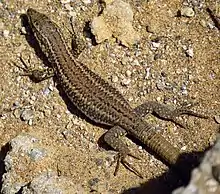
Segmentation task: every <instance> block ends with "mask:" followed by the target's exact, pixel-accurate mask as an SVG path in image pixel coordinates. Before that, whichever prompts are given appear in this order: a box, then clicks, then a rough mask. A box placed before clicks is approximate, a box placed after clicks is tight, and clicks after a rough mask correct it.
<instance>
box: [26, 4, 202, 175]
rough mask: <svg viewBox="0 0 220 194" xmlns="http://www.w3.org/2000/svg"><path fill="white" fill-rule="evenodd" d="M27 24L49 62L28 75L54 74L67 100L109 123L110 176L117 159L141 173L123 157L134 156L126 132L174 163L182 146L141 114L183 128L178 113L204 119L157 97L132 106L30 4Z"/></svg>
mask: <svg viewBox="0 0 220 194" xmlns="http://www.w3.org/2000/svg"><path fill="white" fill-rule="evenodd" d="M27 18H28V23H29V25H30V29H31V31H32V33H33V35H34V37H35V39H36V40H37V42H38V44H39V46H40V48H41V50H42V52H43V54H44V55H45V56H46V57H47V59H48V61H49V63H50V65H51V67H49V68H48V69H47V70H46V73H45V71H44V70H33V71H30V70H29V69H25V71H26V75H28V76H31V77H32V78H34V79H35V80H37V81H41V80H43V79H46V78H48V77H52V76H55V80H56V82H57V83H58V84H59V85H60V86H61V87H62V90H63V91H64V92H65V94H66V95H67V97H68V98H69V100H70V101H71V103H72V104H73V105H74V106H75V107H76V108H77V109H79V110H80V111H81V112H82V113H83V114H84V115H85V116H86V117H88V118H89V119H90V120H92V121H94V122H95V123H98V124H104V125H106V126H109V127H110V128H109V130H108V131H107V132H106V133H105V134H104V141H105V142H106V143H107V144H108V145H109V146H111V147H112V148H113V149H114V150H116V151H117V159H116V161H117V164H116V168H115V171H114V175H116V174H117V172H118V169H119V165H120V163H122V164H124V165H125V166H126V167H127V168H129V169H130V170H131V171H133V172H134V173H135V174H136V175H138V176H140V177H142V175H141V173H140V172H138V170H136V169H135V168H134V167H133V166H131V165H130V164H129V162H127V160H126V158H127V156H132V157H135V158H137V159H139V158H138V157H137V156H136V155H134V154H132V153H131V151H130V149H129V147H128V146H127V145H126V144H125V142H123V141H122V138H121V137H122V136H126V135H130V136H133V137H134V138H136V139H138V140H139V141H140V142H142V143H143V144H144V145H146V146H147V147H148V148H149V149H150V150H152V151H153V152H154V153H155V154H156V155H158V156H159V157H160V158H161V160H162V161H164V163H166V164H168V165H169V166H173V165H175V163H176V162H177V160H178V158H179V156H180V155H181V151H180V149H179V148H178V147H175V146H173V145H172V144H171V143H170V142H168V141H167V140H166V139H165V138H164V137H163V136H162V135H161V134H160V133H158V132H157V130H156V129H155V128H156V127H155V126H154V125H152V124H150V123H148V122H146V121H145V120H144V119H143V116H144V115H146V114H147V113H148V112H149V111H150V112H154V113H156V114H157V115H158V116H159V117H161V118H165V119H168V120H171V121H173V122H175V123H177V124H179V125H180V126H183V127H185V125H184V124H183V123H181V122H180V121H179V120H178V119H177V118H178V117H179V116H180V115H182V114H189V115H192V116H196V117H201V118H206V116H204V115H202V114H198V113H196V112H194V111H192V110H190V109H187V108H184V107H182V108H179V109H170V108H168V107H167V106H165V105H163V104H160V103H158V102H156V101H155V102H154V101H150V102H146V103H144V104H141V105H139V106H138V107H136V108H135V109H133V108H132V107H131V106H130V105H129V103H128V101H127V100H126V99H125V98H124V97H123V95H122V94H121V93H120V92H119V90H117V89H116V88H114V87H113V86H112V85H111V84H110V83H108V82H107V81H106V80H104V79H103V78H101V76H99V75H98V74H96V73H95V72H93V71H92V70H90V69H89V68H88V67H87V66H86V65H85V64H83V63H81V62H80V61H79V60H78V59H77V58H75V57H74V56H73V54H72V52H71V49H70V47H69V46H68V44H67V42H66V40H65V38H64V35H63V33H62V32H61V30H60V28H59V27H58V25H57V24H56V23H55V22H53V21H51V20H50V19H49V17H48V16H46V15H45V14H43V13H41V12H38V11H36V10H35V9H33V8H29V9H28V10H27Z"/></svg>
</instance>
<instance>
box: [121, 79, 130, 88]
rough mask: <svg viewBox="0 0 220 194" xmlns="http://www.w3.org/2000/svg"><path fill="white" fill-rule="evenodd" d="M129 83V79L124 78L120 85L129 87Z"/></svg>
mask: <svg viewBox="0 0 220 194" xmlns="http://www.w3.org/2000/svg"><path fill="white" fill-rule="evenodd" d="M130 83H131V80H130V79H126V78H124V79H123V80H122V81H121V84H122V85H123V86H127V85H129V84H130Z"/></svg>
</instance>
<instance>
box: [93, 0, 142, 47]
mask: <svg viewBox="0 0 220 194" xmlns="http://www.w3.org/2000/svg"><path fill="white" fill-rule="evenodd" d="M105 3H106V8H105V9H104V11H103V13H102V14H101V15H100V16H98V17H95V18H94V19H93V21H92V23H91V29H92V32H93V34H94V35H95V38H96V41H97V42H98V43H100V42H103V41H104V40H106V39H109V38H111V37H112V36H113V37H115V38H117V40H118V41H119V42H121V44H123V45H124V46H127V47H129V46H132V45H133V44H135V43H136V42H137V41H138V40H140V36H139V34H138V33H137V32H136V31H135V30H134V28H133V26H132V22H133V17H134V16H133V15H134V14H133V12H132V9H131V6H130V5H129V4H128V3H126V2H124V1H121V0H114V1H105Z"/></svg>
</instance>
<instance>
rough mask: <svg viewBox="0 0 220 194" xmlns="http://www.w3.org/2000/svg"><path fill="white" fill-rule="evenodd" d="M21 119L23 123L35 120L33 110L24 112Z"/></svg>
mask: <svg viewBox="0 0 220 194" xmlns="http://www.w3.org/2000/svg"><path fill="white" fill-rule="evenodd" d="M20 117H21V119H22V120H23V121H28V120H30V119H33V117H34V113H33V110H31V109H25V110H24V111H22V113H21V116H20Z"/></svg>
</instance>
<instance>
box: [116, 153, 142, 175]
mask: <svg viewBox="0 0 220 194" xmlns="http://www.w3.org/2000/svg"><path fill="white" fill-rule="evenodd" d="M129 156H131V157H133V158H135V159H138V160H140V158H138V157H136V156H134V155H132V154H129ZM125 158H126V157H125V156H122V155H121V154H120V153H118V154H117V155H116V167H115V171H114V176H116V175H117V173H118V170H119V167H120V163H122V164H123V165H124V166H125V168H127V169H128V170H130V171H131V172H133V173H134V174H136V175H137V176H138V177H140V178H144V177H143V176H142V174H141V173H140V172H139V171H138V170H137V169H136V168H135V167H134V166H132V165H131V164H130V163H129V162H128V161H127V160H126V159H125Z"/></svg>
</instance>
